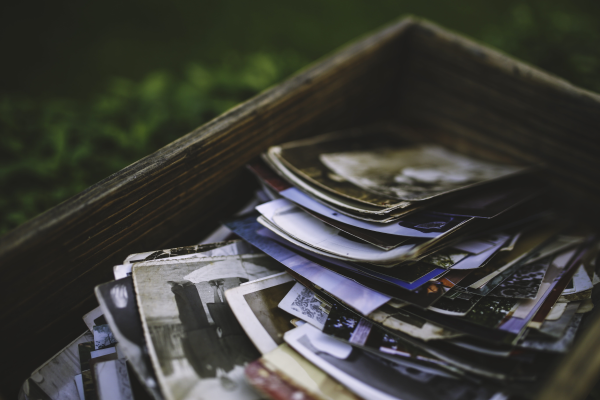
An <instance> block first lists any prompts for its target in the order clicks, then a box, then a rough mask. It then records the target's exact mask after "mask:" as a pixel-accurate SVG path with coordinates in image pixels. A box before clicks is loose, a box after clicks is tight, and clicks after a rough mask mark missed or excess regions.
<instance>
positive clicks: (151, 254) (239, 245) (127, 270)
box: [113, 228, 256, 279]
mask: <svg viewBox="0 0 600 400" xmlns="http://www.w3.org/2000/svg"><path fill="white" fill-rule="evenodd" d="M225 229H227V228H225ZM253 253H256V250H255V249H254V248H253V247H252V246H250V245H249V244H248V243H246V242H244V241H243V240H228V241H224V242H217V243H208V244H199V245H196V246H187V247H179V248H175V249H166V250H156V251H148V252H145V253H139V254H131V255H129V256H128V257H127V258H126V259H125V261H124V262H123V265H115V266H114V267H113V274H114V276H115V279H123V278H125V277H126V276H131V269H132V268H133V267H132V265H133V264H135V263H137V262H142V261H152V260H162V259H174V258H175V259H180V258H203V257H219V256H233V255H236V254H253Z"/></svg>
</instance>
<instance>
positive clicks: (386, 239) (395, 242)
mask: <svg viewBox="0 0 600 400" xmlns="http://www.w3.org/2000/svg"><path fill="white" fill-rule="evenodd" d="M299 207H300V209H302V211H304V212H306V213H307V214H309V215H311V216H313V217H315V218H316V219H318V220H319V221H322V222H324V223H326V224H327V225H330V226H332V227H334V228H336V229H339V230H340V232H341V234H343V233H347V234H348V235H350V236H353V237H355V238H358V239H360V240H362V241H364V242H367V243H369V244H372V245H373V246H375V247H378V248H380V249H382V250H386V251H387V250H391V249H394V248H396V247H398V246H400V245H401V244H406V243H407V242H408V241H409V240H414V239H411V238H409V237H404V236H397V235H390V234H387V233H380V232H375V231H372V230H367V229H362V228H357V227H356V226H353V225H348V224H345V223H343V222H340V221H337V220H335V219H332V218H328V217H325V216H323V215H321V214H317V213H316V212H314V211H311V210H309V209H308V208H304V207H302V206H299ZM417 240H418V239H417Z"/></svg>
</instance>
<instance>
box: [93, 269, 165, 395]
mask: <svg viewBox="0 0 600 400" xmlns="http://www.w3.org/2000/svg"><path fill="white" fill-rule="evenodd" d="M95 294H96V299H98V303H99V304H100V307H101V308H102V310H103V312H104V315H105V316H106V320H107V321H108V324H109V326H110V327H111V331H112V332H113V335H114V337H115V339H116V340H117V341H118V342H119V350H121V351H122V352H123V354H125V356H126V357H127V360H128V361H129V364H130V365H131V367H132V369H133V371H134V373H135V374H136V375H137V377H138V378H139V380H140V381H141V382H142V383H143V384H144V387H145V388H146V389H147V391H148V392H149V393H150V395H151V396H152V397H153V398H154V400H162V398H163V397H162V394H161V393H160V389H159V387H158V382H157V380H156V374H155V373H154V367H153V366H152V361H151V360H150V353H149V352H148V346H147V344H146V339H145V338H144V331H143V330H142V320H141V318H140V312H139V309H138V304H137V299H136V296H135V290H134V287H133V278H132V277H131V276H128V277H125V278H123V279H119V280H116V281H112V282H108V283H104V284H102V285H98V286H96V289H95Z"/></svg>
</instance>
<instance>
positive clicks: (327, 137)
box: [267, 130, 410, 209]
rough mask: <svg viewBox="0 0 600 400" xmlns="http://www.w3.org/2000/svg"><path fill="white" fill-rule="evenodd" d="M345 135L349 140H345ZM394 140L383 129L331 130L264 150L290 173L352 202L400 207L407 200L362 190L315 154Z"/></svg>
mask: <svg viewBox="0 0 600 400" xmlns="http://www.w3.org/2000/svg"><path fill="white" fill-rule="evenodd" d="M349 137H350V138H351V140H348V139H349ZM390 141H392V142H394V141H395V142H397V141H398V137H397V136H393V135H390V134H389V133H386V132H369V133H368V134H366V132H359V130H356V133H355V132H349V131H346V132H334V133H328V134H324V135H320V136H316V137H312V138H309V139H303V140H298V141H295V142H289V143H285V144H282V145H279V146H273V147H271V148H269V150H268V151H267V155H268V157H269V158H271V159H276V160H279V161H281V163H282V164H284V165H285V166H286V167H287V168H288V169H289V170H290V172H292V173H294V174H296V175H297V176H299V177H300V178H301V179H303V180H306V181H309V182H310V183H312V184H315V185H317V186H318V187H319V189H321V190H323V189H325V190H327V191H330V192H333V193H335V194H337V195H339V196H344V197H347V198H349V199H352V200H354V201H358V202H361V203H365V204H368V205H374V206H378V207H383V208H387V209H394V208H404V207H406V206H408V205H410V203H408V202H406V201H402V200H401V201H398V200H396V199H394V198H392V197H389V196H386V195H380V194H377V193H375V192H373V191H370V190H365V189H364V188H361V187H360V186H357V185H355V184H354V183H353V182H351V181H349V180H347V179H345V178H344V177H342V176H340V175H337V174H335V173H332V171H331V169H330V168H328V167H327V166H326V165H325V164H323V162H322V160H321V159H320V157H319V155H320V154H322V153H323V152H327V151H339V150H340V149H348V150H352V149H360V148H365V147H367V148H372V147H373V146H374V145H375V146H377V145H386V144H390Z"/></svg>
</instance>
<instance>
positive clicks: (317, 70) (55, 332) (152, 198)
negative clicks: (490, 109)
mask: <svg viewBox="0 0 600 400" xmlns="http://www.w3.org/2000/svg"><path fill="white" fill-rule="evenodd" d="M409 24H410V21H403V22H400V23H396V24H394V25H392V26H390V27H387V28H384V29H383V30H381V31H379V32H377V33H375V34H374V35H372V36H369V37H367V38H365V39H363V40H361V41H359V42H357V43H356V44H353V45H350V46H348V47H346V48H344V49H342V50H341V51H340V52H338V53H336V54H334V55H333V56H331V57H329V58H327V59H325V60H323V61H321V62H320V63H318V64H315V65H314V66H312V67H310V68H308V69H307V70H306V71H304V72H302V73H300V74H299V75H297V76H295V77H292V78H291V79H289V80H288V81H286V82H284V83H282V84H281V85H278V86H276V87H274V88H272V89H271V90H268V91H266V92H264V93H262V94H260V95H258V96H256V97H255V98H253V99H251V100H249V101H247V102H245V103H242V104H241V105H239V106H237V107H236V108H234V109H232V110H230V111H229V112H227V113H225V114H224V115H222V116H220V117H218V118H216V119H215V120H213V121H211V122H209V123H207V124H206V125H204V126H202V127H201V128H199V129H197V130H195V131H194V132H192V133H190V134H188V135H186V136H184V137H182V138H181V139H179V140H177V141H175V142H173V143H171V144H170V145H168V146H166V147H164V148H163V149H161V150H159V151H157V152H156V153H154V154H152V155H150V156H148V157H146V158H144V159H142V160H140V161H138V162H136V163H135V164H133V165H131V166H129V167H127V168H125V169H124V170H122V171H119V172H118V173H116V174H114V175H112V176H110V177H108V178H107V179H105V180H103V181H102V182H100V183H98V184H96V185H94V186H92V187H91V188H89V189H87V190H86V191H84V192H82V193H81V194H79V195H77V196H75V197H74V198H72V199H70V200H68V201H66V202H64V203H62V204H60V205H59V206H57V207H55V208H53V209H51V210H49V211H48V212H46V213H44V214H42V215H40V216H38V217H36V218H34V219H33V220H31V221H29V222H27V223H26V224H24V225H22V226H20V227H19V228H17V229H15V230H14V231H12V232H10V233H9V234H7V235H6V236H4V237H3V238H2V241H1V243H0V273H1V274H2V276H3V280H4V282H9V285H5V288H4V290H3V291H2V298H3V304H10V307H4V308H3V309H2V310H0V319H1V320H2V326H1V328H0V331H1V332H2V338H3V343H7V344H8V343H10V345H8V346H6V347H5V349H4V351H3V355H4V357H3V362H2V365H1V367H0V387H1V388H2V389H1V392H2V393H3V394H5V395H6V396H7V397H14V396H16V393H17V389H16V388H17V386H18V385H19V384H20V383H21V382H22V381H23V380H24V378H25V377H26V376H28V375H29V373H31V372H32V370H33V369H34V368H35V367H37V366H38V365H39V364H41V363H42V362H43V361H45V360H46V359H48V358H49V357H50V356H51V355H52V354H53V353H54V352H55V351H56V350H57V349H58V348H60V347H62V346H64V345H65V344H66V343H68V342H69V340H71V339H72V337H71V336H72V335H70V333H71V332H76V331H78V330H81V328H82V327H83V323H82V322H81V316H82V315H83V314H84V313H86V312H87V311H89V310H90V309H91V308H93V307H94V300H93V288H94V286H95V285H97V284H99V283H102V282H104V281H107V280H110V279H111V275H112V273H111V270H112V266H113V265H115V264H118V263H120V262H121V261H122V260H123V259H124V258H125V256H127V255H128V254H130V253H133V252H137V251H142V250H150V249H157V248H164V247H168V246H170V245H178V246H181V245H188V244H192V243H193V241H194V240H196V239H198V238H199V234H200V233H205V232H207V231H208V230H209V229H210V228H212V227H214V226H215V224H216V221H217V220H218V219H219V218H222V217H225V216H227V215H228V214H229V213H231V212H232V211H233V210H234V209H235V206H236V205H240V204H241V203H242V202H243V201H244V200H246V199H247V197H248V194H249V193H250V192H251V190H250V189H251V187H252V185H253V179H252V178H249V177H248V176H247V175H246V176H245V175H244V174H243V165H244V164H245V163H246V162H248V161H249V160H250V159H252V158H253V157H256V156H257V155H258V154H260V153H261V152H262V151H264V150H265V149H266V148H267V147H268V146H270V145H272V144H275V143H278V142H281V141H284V140H288V139H290V138H295V137H301V136H305V135H310V134H317V133H322V132H326V131H328V130H331V129H340V128H344V127H351V126H355V125H357V124H364V123H368V122H371V121H374V120H377V119H378V118H380V116H381V115H383V114H384V113H385V111H386V110H388V109H389V108H390V106H391V104H393V101H392V100H393V98H392V96H394V95H395V93H394V91H393V90H392V89H393V85H391V83H393V82H395V81H396V80H397V79H398V76H397V73H396V72H397V71H396V70H395V69H394V68H390V66H391V65H394V64H395V65H397V64H398V62H397V60H398V57H399V43H398V40H399V38H400V34H401V32H402V31H404V30H405V29H406V27H407V26H408V25H409Z"/></svg>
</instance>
